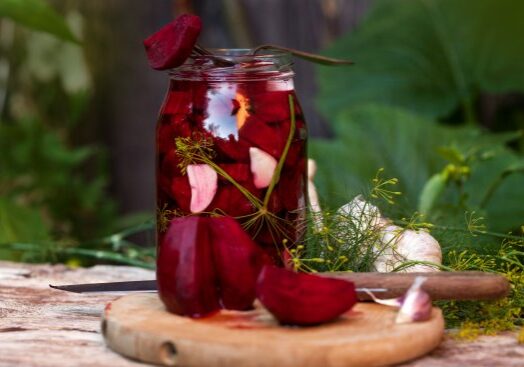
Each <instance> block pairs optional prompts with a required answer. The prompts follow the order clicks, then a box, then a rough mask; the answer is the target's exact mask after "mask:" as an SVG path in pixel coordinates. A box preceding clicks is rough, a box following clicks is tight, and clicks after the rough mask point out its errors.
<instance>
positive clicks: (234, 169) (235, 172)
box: [218, 163, 253, 183]
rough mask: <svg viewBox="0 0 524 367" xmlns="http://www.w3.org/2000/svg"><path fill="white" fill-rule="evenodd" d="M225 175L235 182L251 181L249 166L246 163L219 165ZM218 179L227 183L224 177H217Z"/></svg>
mask: <svg viewBox="0 0 524 367" xmlns="http://www.w3.org/2000/svg"><path fill="white" fill-rule="evenodd" d="M219 166H220V168H222V169H223V170H224V171H226V173H227V174H228V175H229V176H231V178H233V179H234V180H235V181H236V182H240V183H244V182H248V181H252V180H253V176H252V175H251V171H250V169H249V164H247V163H221V164H219ZM218 179H219V180H221V181H226V182H229V181H228V180H227V179H226V178H225V177H224V176H222V175H219V176H218Z"/></svg>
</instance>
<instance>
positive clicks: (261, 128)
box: [238, 116, 290, 160]
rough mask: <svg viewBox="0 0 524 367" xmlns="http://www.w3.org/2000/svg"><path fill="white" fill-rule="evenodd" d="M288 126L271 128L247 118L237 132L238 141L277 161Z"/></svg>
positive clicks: (285, 124) (286, 135)
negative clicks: (248, 144)
mask: <svg viewBox="0 0 524 367" xmlns="http://www.w3.org/2000/svg"><path fill="white" fill-rule="evenodd" d="M289 126H290V124H289V122H287V123H282V124H280V125H276V126H271V125H268V124H266V123H265V122H263V121H261V120H258V119H256V118H253V117H252V116H249V117H248V118H247V119H246V123H245V124H244V125H243V126H242V127H241V128H240V130H239V131H238V135H239V137H240V139H242V140H245V141H247V142H249V143H250V144H251V145H254V146H256V147H258V148H260V149H262V150H263V151H265V152H267V153H269V154H271V155H272V156H273V157H275V159H277V160H278V159H279V158H280V156H281V155H282V151H283V150H284V147H285V145H286V141H287V137H288V135H289ZM282 130H283V131H282Z"/></svg>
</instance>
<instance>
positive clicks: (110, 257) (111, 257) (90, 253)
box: [58, 248, 155, 269]
mask: <svg viewBox="0 0 524 367" xmlns="http://www.w3.org/2000/svg"><path fill="white" fill-rule="evenodd" d="M58 253H62V254H65V255H78V256H85V257H91V258H95V259H100V260H107V261H114V262H117V263H121V264H127V265H132V266H138V267H140V268H145V269H155V265H154V264H151V263H147V262H145V261H140V260H136V259H131V258H128V257H126V256H123V255H120V254H115V253H113V252H108V251H99V250H91V249H83V248H66V249H60V250H58Z"/></svg>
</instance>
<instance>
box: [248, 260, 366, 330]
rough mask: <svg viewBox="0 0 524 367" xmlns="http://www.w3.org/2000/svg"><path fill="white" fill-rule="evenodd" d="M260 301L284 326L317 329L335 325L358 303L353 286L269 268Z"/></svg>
mask: <svg viewBox="0 0 524 367" xmlns="http://www.w3.org/2000/svg"><path fill="white" fill-rule="evenodd" d="M256 290H257V297H258V299H259V300H260V302H261V303H262V304H263V305H264V306H265V307H266V308H267V309H268V311H269V312H271V313H272V314H273V316H275V318H276V319H277V320H278V321H279V322H280V323H282V324H286V325H302V326H308V325H317V324H321V323H324V322H328V321H332V320H334V319H336V318H337V317H338V316H340V315H342V314H343V313H344V312H346V311H348V310H349V309H350V308H351V307H353V305H354V304H355V303H356V302H357V295H356V292H355V286H354V284H353V283H352V282H349V281H346V280H342V279H334V278H325V277H321V276H318V275H313V274H306V273H297V272H294V271H292V270H288V269H284V268H277V267H276V266H265V267H264V268H263V269H262V271H261V272H260V275H259V277H258V281H257V289H256Z"/></svg>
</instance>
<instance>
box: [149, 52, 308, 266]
mask: <svg viewBox="0 0 524 367" xmlns="http://www.w3.org/2000/svg"><path fill="white" fill-rule="evenodd" d="M247 51H248V50H214V54H215V55H217V56H218V57H220V58H221V59H222V60H224V59H225V60H228V61H230V62H231V63H228V64H226V65H225V66H224V63H223V62H221V61H220V60H218V61H217V59H216V58H214V57H212V56H211V57H210V56H201V57H197V58H193V59H191V60H189V61H188V62H187V63H186V64H184V65H183V66H181V67H180V68H177V69H175V70H172V71H171V72H170V74H169V75H170V81H169V90H168V92H167V95H166V97H165V100H164V103H163V105H162V108H161V110H160V114H159V119H158V123H157V133H156V178H157V214H158V218H157V241H158V242H157V243H158V245H159V246H161V243H162V238H163V234H164V233H165V231H166V229H167V226H168V224H169V221H170V219H172V218H173V217H175V216H186V215H209V216H212V215H229V216H232V217H235V218H237V219H238V221H239V222H240V223H241V224H242V225H243V227H244V228H245V229H246V231H247V232H248V233H249V234H250V235H251V236H252V238H253V239H254V240H255V242H256V243H257V244H258V245H260V246H261V247H262V248H264V249H265V250H266V252H267V253H268V254H269V255H270V256H271V257H272V258H273V259H274V260H275V261H276V262H277V263H281V258H282V253H283V250H284V248H286V247H291V246H293V245H295V244H296V243H297V242H298V241H300V239H301V237H302V236H303V231H304V220H305V215H306V214H305V210H306V191H305V190H306V189H307V181H306V180H307V178H306V177H307V176H306V169H307V159H306V137H307V131H306V124H305V121H304V117H303V115H302V109H301V108H300V104H299V102H298V99H297V96H296V94H295V91H294V87H293V72H292V70H291V64H290V55H289V54H287V53H276V54H271V55H268V54H262V55H256V56H252V55H247V54H246V53H247Z"/></svg>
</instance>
